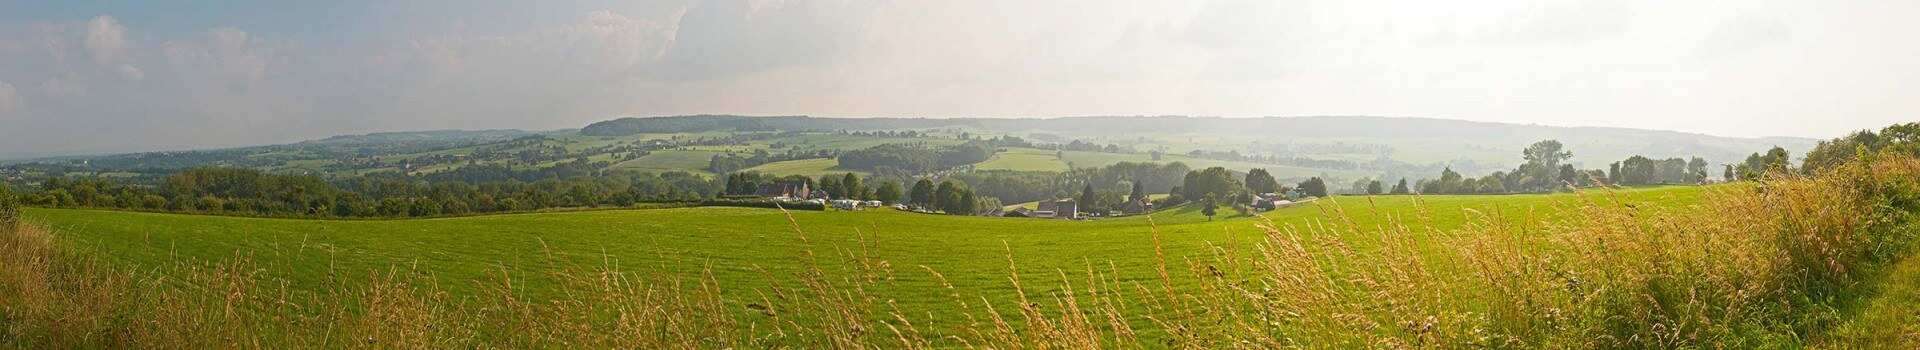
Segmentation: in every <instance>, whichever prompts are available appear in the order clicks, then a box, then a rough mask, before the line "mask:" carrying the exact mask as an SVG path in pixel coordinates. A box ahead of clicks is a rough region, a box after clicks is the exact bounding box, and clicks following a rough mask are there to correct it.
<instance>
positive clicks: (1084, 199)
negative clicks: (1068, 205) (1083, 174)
mask: <svg viewBox="0 0 1920 350" xmlns="http://www.w3.org/2000/svg"><path fill="white" fill-rule="evenodd" d="M1077 199H1078V201H1079V202H1080V204H1079V205H1077V206H1075V207H1076V208H1079V209H1080V212H1082V213H1097V212H1100V203H1099V202H1100V194H1099V193H1095V192H1093V184H1087V185H1086V186H1085V187H1082V188H1080V198H1077Z"/></svg>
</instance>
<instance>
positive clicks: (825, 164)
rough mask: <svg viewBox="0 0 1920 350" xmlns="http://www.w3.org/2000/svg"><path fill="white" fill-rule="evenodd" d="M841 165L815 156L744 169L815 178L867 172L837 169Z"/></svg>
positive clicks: (837, 161)
mask: <svg viewBox="0 0 1920 350" xmlns="http://www.w3.org/2000/svg"><path fill="white" fill-rule="evenodd" d="M839 167H840V160H839V159H834V158H814V159H800V160H789V161H780V162H772V163H767V164H761V165H759V166H755V167H752V168H747V169H745V170H742V171H758V172H762V173H768V174H773V175H779V176H787V175H806V176H807V177H814V178H818V177H821V176H823V175H829V174H845V173H861V174H865V173H866V172H864V171H859V170H839V169H835V168H839Z"/></svg>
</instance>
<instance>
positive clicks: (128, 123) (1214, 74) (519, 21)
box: [0, 0, 1920, 158]
mask: <svg viewBox="0 0 1920 350" xmlns="http://www.w3.org/2000/svg"><path fill="white" fill-rule="evenodd" d="M1914 18H1920V2H1915V1H1822V2H1811V1H1697V2H1696V1H1688V2H1672V1H1564V0H1556V1H1511V2H1493V1H1454V2H1435V1H1365V0H1363V1H1236V0H1208V1H1164V2H1163V1H995V0H989V1H776V0H769V1H730V0H712V1H700V0H678V1H642V2H597V1H543V2H537V3H534V2H493V1H404V2H391V3H390V2H384V1H333V2H308V3H295V4H284V3H278V2H270V3H256V2H238V1H182V2H163V3H154V2H145V1H93V2H82V3H71V4H70V3H66V2H38V1H18V0H0V158H3V157H7V156H10V155H11V156H20V155H47V154H71V153H97V152H126V151H143V150H173V149H192V148H207V147H224V146H239V145H256V144H271V143H285V142H292V141H297V140H303V139H312V138H319V137H325V136H330V135H337V134H348V133H366V132H378V131H404V130H431V129H494V128H519V129H558V128H576V127H580V126H582V125H585V124H587V123H591V122H594V121H599V120H605V119H610V118H615V117H621V116H655V115H678V114H746V115H814V116H925V117H979V116H986V117H1027V116H1083V115H1196V116H1304V115H1371V116H1402V117H1431V118H1447V119H1463V120H1474V121H1489V122H1509V123H1525V124H1543V125H1557V126H1608V127H1628V128H1641V129H1659V130H1675V131H1684V132H1697V133H1706V134H1712V135H1721V136H1738V137H1757V136H1800V137H1810V138H1822V139H1824V138H1831V137H1836V136H1840V135H1841V134H1843V133H1845V132H1848V131H1851V130H1860V129H1876V128H1879V127H1881V126H1884V125H1887V124H1892V123H1895V122H1908V121H1915V120H1920V98H1917V97H1920V95H1917V94H1916V93H1915V91H1920V40H1914V39H1913V33H1920V21H1914V20H1912V19H1914Z"/></svg>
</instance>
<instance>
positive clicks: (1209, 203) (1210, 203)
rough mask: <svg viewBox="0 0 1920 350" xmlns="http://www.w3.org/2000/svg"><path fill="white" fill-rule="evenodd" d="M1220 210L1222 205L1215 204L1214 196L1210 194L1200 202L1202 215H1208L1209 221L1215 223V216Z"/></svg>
mask: <svg viewBox="0 0 1920 350" xmlns="http://www.w3.org/2000/svg"><path fill="white" fill-rule="evenodd" d="M1219 210H1220V204H1219V203H1215V201H1214V200H1213V195H1212V194H1208V195H1207V197H1206V198H1205V199H1201V200H1200V214H1201V215H1206V216H1207V221H1213V214H1217V213H1219Z"/></svg>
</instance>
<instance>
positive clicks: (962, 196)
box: [933, 180, 978, 215]
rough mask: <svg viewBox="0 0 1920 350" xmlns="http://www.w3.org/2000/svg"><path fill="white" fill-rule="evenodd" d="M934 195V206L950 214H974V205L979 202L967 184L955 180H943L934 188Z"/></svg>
mask: <svg viewBox="0 0 1920 350" xmlns="http://www.w3.org/2000/svg"><path fill="white" fill-rule="evenodd" d="M933 197H934V206H936V207H940V211H942V212H946V213H947V214H950V215H973V213H974V209H975V208H974V205H976V204H978V203H977V202H976V201H975V199H974V197H973V190H972V189H969V188H967V184H965V183H961V182H959V181H953V180H947V181H941V182H940V186H939V187H937V188H935V189H934V190H933Z"/></svg>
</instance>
